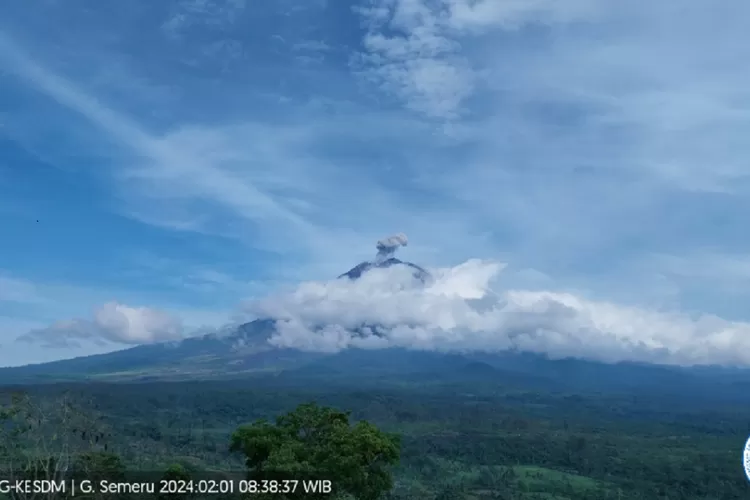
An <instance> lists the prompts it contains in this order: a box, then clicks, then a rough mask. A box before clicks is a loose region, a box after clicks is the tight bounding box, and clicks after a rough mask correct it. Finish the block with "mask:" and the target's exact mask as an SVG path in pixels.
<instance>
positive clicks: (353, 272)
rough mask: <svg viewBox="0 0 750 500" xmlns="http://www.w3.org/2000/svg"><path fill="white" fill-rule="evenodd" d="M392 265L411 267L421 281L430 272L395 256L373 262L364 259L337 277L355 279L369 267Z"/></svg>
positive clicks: (380, 267) (427, 276)
mask: <svg viewBox="0 0 750 500" xmlns="http://www.w3.org/2000/svg"><path fill="white" fill-rule="evenodd" d="M392 266H407V267H409V268H411V270H412V274H413V275H414V277H415V278H417V279H418V280H420V281H422V282H425V281H427V279H428V278H429V277H430V273H428V272H427V271H426V270H425V269H423V268H421V267H419V266H418V265H416V264H413V263H411V262H405V261H403V260H400V259H397V258H395V257H390V258H388V259H384V260H378V261H375V262H368V261H365V262H362V263H360V264H357V265H356V266H354V267H353V268H351V269H350V270H349V271H347V272H345V273H344V274H342V275H341V276H339V278H349V279H351V280H356V279H358V278H360V277H361V276H362V275H363V274H364V273H366V272H367V271H369V270H371V269H384V268H388V267H392Z"/></svg>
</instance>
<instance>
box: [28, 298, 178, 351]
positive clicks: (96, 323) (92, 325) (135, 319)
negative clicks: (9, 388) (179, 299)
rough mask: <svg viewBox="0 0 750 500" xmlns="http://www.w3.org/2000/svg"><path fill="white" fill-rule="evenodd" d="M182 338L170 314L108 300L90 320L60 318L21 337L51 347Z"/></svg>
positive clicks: (131, 343) (133, 342) (174, 319)
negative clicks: (83, 343) (82, 343)
mask: <svg viewBox="0 0 750 500" xmlns="http://www.w3.org/2000/svg"><path fill="white" fill-rule="evenodd" d="M181 338H183V328H182V323H181V322H180V320H178V319H176V318H174V317H172V316H171V315H169V314H168V313H166V312H163V311H159V310H155V309H151V308H148V307H130V306H127V305H124V304H118V303H117V302H109V303H107V304H104V305H103V306H101V307H100V308H98V309H97V310H96V311H94V314H93V317H92V318H91V319H72V320H64V321H58V322H56V323H54V324H53V325H51V326H49V327H46V328H41V329H36V330H32V331H30V332H28V333H26V334H24V335H22V336H21V337H19V338H18V340H19V341H25V342H32V343H42V344H44V345H46V346H48V347H70V346H75V345H78V341H85V342H90V343H94V344H99V345H101V344H102V343H105V344H106V343H115V344H127V345H137V344H151V343H154V342H162V341H169V340H179V339H181Z"/></svg>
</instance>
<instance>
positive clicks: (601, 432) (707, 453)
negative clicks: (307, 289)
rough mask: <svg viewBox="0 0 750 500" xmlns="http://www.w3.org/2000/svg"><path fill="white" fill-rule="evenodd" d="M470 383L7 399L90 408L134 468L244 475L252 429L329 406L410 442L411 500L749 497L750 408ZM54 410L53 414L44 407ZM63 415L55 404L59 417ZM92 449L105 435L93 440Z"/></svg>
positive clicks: (79, 388)
mask: <svg viewBox="0 0 750 500" xmlns="http://www.w3.org/2000/svg"><path fill="white" fill-rule="evenodd" d="M486 369H487V367H486V366H484V365H481V364H479V363H477V364H476V365H475V366H469V367H466V370H468V372H467V373H468V374H467V375H466V377H464V378H456V377H453V378H452V379H451V380H440V379H439V377H430V378H427V377H425V378H424V379H420V377H418V376H412V377H405V376H399V377H392V378H388V377H384V378H381V379H378V380H377V381H375V380H368V379H362V380H350V379H345V378H341V377H336V376H333V375H331V376H330V377H322V376H317V377H313V378H305V377H302V376H299V377H297V378H294V379H289V378H284V377H278V376H276V377H273V376H270V377H255V378H249V379H245V380H235V381H210V382H196V381H189V382H140V383H133V382H129V383H121V384H114V383H112V384H105V383H75V384H72V383H67V384H63V385H60V384H58V385H34V386H23V387H20V386H19V387H15V388H13V387H6V388H4V389H3V391H5V392H4V395H3V397H4V400H5V402H6V403H7V402H8V395H9V394H10V392H12V391H14V390H19V389H21V390H23V391H26V392H27V393H29V394H31V395H32V396H33V398H34V400H35V401H38V402H44V401H47V402H53V401H56V399H55V398H58V397H59V396H60V394H62V393H63V392H68V393H69V394H70V397H71V398H72V399H73V400H75V401H76V402H77V404H79V405H81V407H85V408H86V411H85V412H84V413H85V415H86V417H88V418H90V419H93V420H95V423H93V424H87V425H88V428H89V429H90V430H91V431H90V432H96V433H97V436H96V443H97V446H99V447H100V449H103V450H106V451H107V452H108V453H114V454H116V455H118V456H119V457H120V458H121V459H122V461H123V462H124V463H125V464H126V466H127V467H128V469H129V470H141V471H164V470H166V469H167V468H168V467H169V466H171V465H173V464H182V465H183V466H184V468H185V469H186V470H189V471H201V470H222V471H230V470H232V471H242V470H243V469H244V464H243V461H242V459H241V458H242V457H240V456H237V455H235V454H232V453H230V452H229V441H230V436H231V434H232V432H233V431H234V430H235V429H236V428H237V427H238V426H239V425H240V424H243V423H247V422H250V421H253V420H255V419H258V418H262V417H268V418H273V417H274V416H275V415H279V414H281V413H284V412H287V411H289V410H291V409H293V408H294V407H295V406H296V405H298V404H300V403H304V402H308V401H315V402H317V403H318V404H320V405H327V406H332V407H335V408H339V409H342V410H346V411H351V412H352V414H351V417H352V419H353V420H359V419H366V420H369V421H370V422H372V423H374V424H376V425H377V426H378V427H380V428H381V429H382V430H384V431H387V432H392V433H396V434H398V435H400V439H401V460H400V464H399V465H398V466H397V467H396V469H395V470H394V475H395V487H394V488H393V490H392V492H391V494H390V495H391V497H390V498H394V499H395V498H398V499H416V500H418V499H446V500H447V499H457V500H460V499H477V500H479V499H519V500H529V499H546V500H563V499H569V500H579V499H597V500H600V499H618V500H626V499H632V500H650V499H664V500H666V499H669V500H678V499H686V500H687V499H706V500H708V499H713V500H724V499H726V500H728V499H746V498H750V483H748V482H747V481H746V479H745V477H744V473H743V469H742V463H741V457H742V448H743V445H744V442H745V440H746V438H747V435H748V433H749V432H750V405H748V404H747V402H746V401H743V400H741V399H738V398H727V397H723V396H721V395H720V394H718V395H715V396H712V395H711V394H710V392H705V391H703V390H702V392H701V394H700V395H696V396H695V397H692V396H691V390H690V388H689V387H686V388H684V390H683V391H679V392H678V393H675V394H671V395H670V394H669V393H666V392H661V393H660V392H659V391H649V390H645V389H644V390H643V391H640V394H641V395H637V394H639V391H637V390H634V389H632V388H630V389H629V390H622V391H619V392H611V393H609V394H606V393H601V392H597V391H596V390H591V391H583V390H581V391H577V392H575V393H573V392H570V391H561V390H556V389H544V388H537V389H534V390H530V389H527V388H523V387H513V386H512V385H511V386H509V385H508V384H504V383H501V382H499V381H496V380H490V379H488V378H487V374H485V373H482V372H483V371H484V370H486ZM40 404H41V403H40ZM52 406H54V405H52ZM89 437H91V436H89Z"/></svg>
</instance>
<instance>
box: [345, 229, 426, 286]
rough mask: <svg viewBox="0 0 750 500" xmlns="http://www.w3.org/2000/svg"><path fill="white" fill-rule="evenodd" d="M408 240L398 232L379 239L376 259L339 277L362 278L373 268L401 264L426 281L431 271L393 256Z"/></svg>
mask: <svg viewBox="0 0 750 500" xmlns="http://www.w3.org/2000/svg"><path fill="white" fill-rule="evenodd" d="M408 242H409V240H408V239H407V238H406V235H405V234H404V233H397V234H394V235H393V236H389V237H388V238H384V239H382V240H380V241H378V242H377V244H376V248H377V249H378V253H377V255H376V256H375V261H373V262H368V261H365V262H362V263H360V264H358V265H357V266H355V267H353V268H352V269H350V270H349V271H347V272H345V273H344V274H342V275H341V276H339V278H349V279H352V280H355V279H358V278H360V277H361V276H362V275H363V274H364V273H366V272H367V271H369V270H371V269H378V268H379V269H383V268H387V267H392V266H399V265H400V266H407V267H409V268H411V270H412V274H413V276H414V277H415V278H416V279H418V280H419V281H421V282H422V283H425V282H426V281H427V280H428V279H429V278H430V273H428V272H427V271H426V270H424V269H423V268H421V267H419V266H418V265H416V264H412V263H411V262H404V261H402V260H399V259H397V258H395V257H394V256H393V255H394V254H395V253H396V250H397V249H398V248H399V247H405V246H407V244H408Z"/></svg>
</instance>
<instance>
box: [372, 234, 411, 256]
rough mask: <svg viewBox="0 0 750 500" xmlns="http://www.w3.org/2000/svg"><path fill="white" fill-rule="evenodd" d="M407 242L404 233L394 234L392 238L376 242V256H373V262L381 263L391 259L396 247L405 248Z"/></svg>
mask: <svg viewBox="0 0 750 500" xmlns="http://www.w3.org/2000/svg"><path fill="white" fill-rule="evenodd" d="M408 242H409V240H407V239H406V235H405V234H404V233H396V234H394V235H393V236H389V237H387V238H383V239H382V240H380V241H378V243H377V245H376V248H377V249H378V254H377V256H375V261H376V262H383V261H384V260H386V259H388V258H390V257H393V255H394V254H395V253H396V250H397V249H398V247H405V246H406V245H407V244H408Z"/></svg>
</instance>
